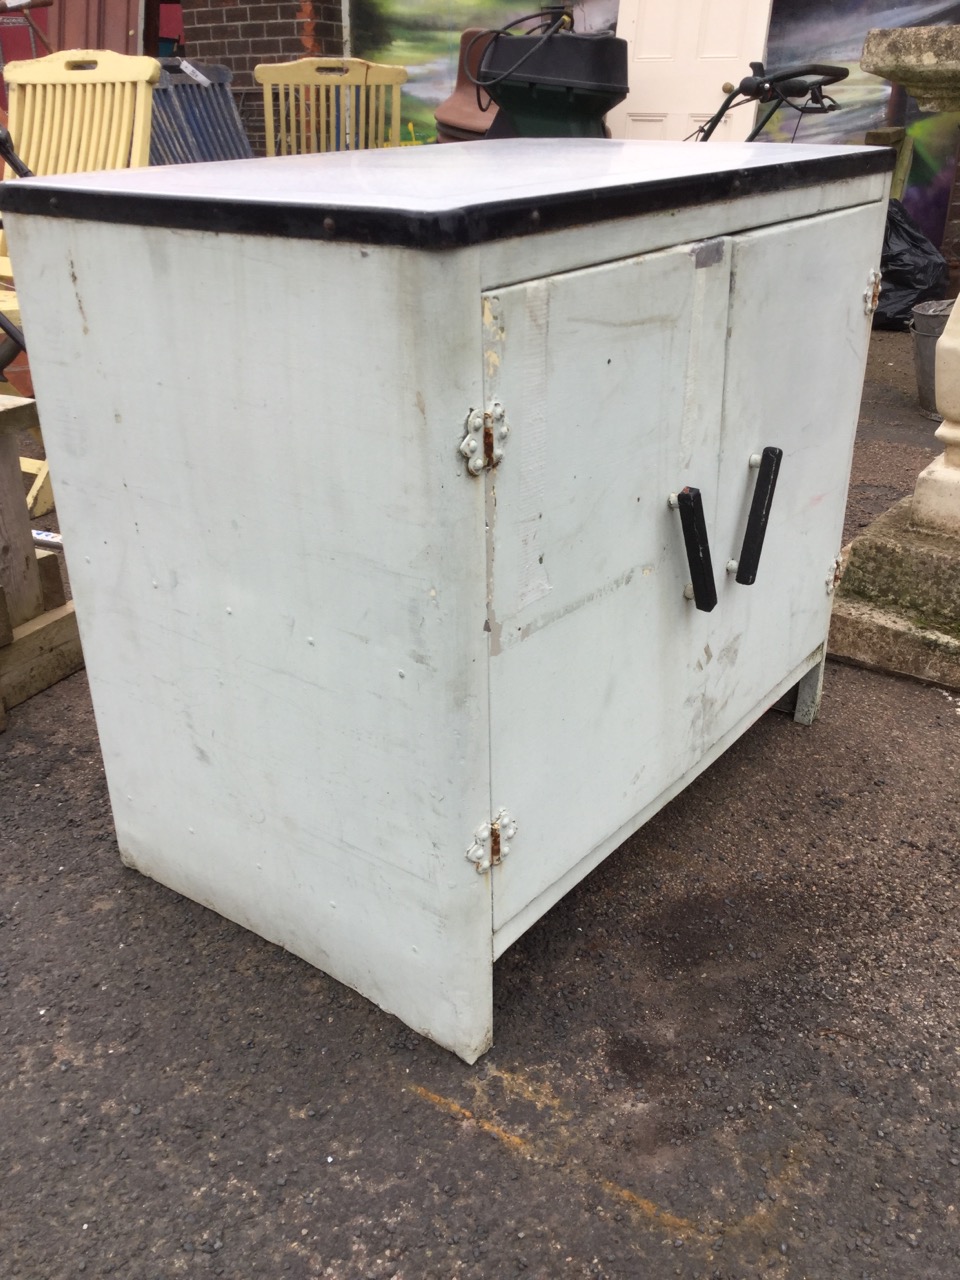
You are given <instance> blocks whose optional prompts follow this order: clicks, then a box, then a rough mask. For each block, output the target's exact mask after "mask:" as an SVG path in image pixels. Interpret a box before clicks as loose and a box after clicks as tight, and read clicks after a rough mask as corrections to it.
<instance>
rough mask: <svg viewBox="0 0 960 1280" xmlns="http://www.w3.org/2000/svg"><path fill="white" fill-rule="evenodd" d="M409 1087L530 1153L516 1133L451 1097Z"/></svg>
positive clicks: (415, 1085) (520, 1149)
mask: <svg viewBox="0 0 960 1280" xmlns="http://www.w3.org/2000/svg"><path fill="white" fill-rule="evenodd" d="M410 1088H411V1089H412V1090H413V1092H414V1093H416V1094H417V1095H419V1097H421V1098H423V1099H424V1101H425V1102H430V1103H432V1104H433V1105H434V1106H435V1107H438V1108H439V1109H440V1110H441V1111H446V1112H448V1113H449V1114H450V1115H452V1116H456V1117H457V1119H458V1120H469V1121H470V1122H471V1123H472V1124H475V1125H476V1126H477V1128H478V1129H482V1130H483V1132H484V1133H489V1134H492V1135H493V1137H495V1138H498V1139H499V1140H500V1141H501V1142H502V1143H504V1145H505V1146H508V1147H510V1148H511V1149H512V1150H513V1151H521V1152H522V1153H523V1154H524V1155H525V1156H530V1155H532V1148H531V1144H530V1143H529V1142H527V1141H526V1139H524V1138H521V1137H520V1136H519V1135H518V1134H516V1133H510V1132H509V1131H508V1130H507V1129H502V1128H501V1127H500V1125H498V1124H492V1123H491V1122H490V1121H489V1120H484V1119H482V1118H481V1117H480V1116H476V1115H474V1114H473V1112H472V1111H468V1110H467V1108H466V1107H461V1106H460V1104H459V1103H457V1102H454V1100H453V1099H452V1098H445V1097H443V1095H442V1094H439V1093H431V1092H430V1090H429V1089H424V1088H423V1087H422V1086H421V1085H419V1084H413V1085H410Z"/></svg>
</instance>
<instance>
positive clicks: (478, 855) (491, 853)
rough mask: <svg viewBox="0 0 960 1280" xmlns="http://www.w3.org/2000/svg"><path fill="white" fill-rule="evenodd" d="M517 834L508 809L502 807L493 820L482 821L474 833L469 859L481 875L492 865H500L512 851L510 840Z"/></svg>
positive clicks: (468, 852)
mask: <svg viewBox="0 0 960 1280" xmlns="http://www.w3.org/2000/svg"><path fill="white" fill-rule="evenodd" d="M516 834H517V824H516V822H515V820H514V819H513V818H511V816H510V814H509V813H507V811H506V809H501V810H500V812H499V813H498V814H497V816H496V817H495V818H494V820H493V821H492V822H481V824H480V826H479V827H477V829H476V831H475V832H474V833H473V844H472V845H471V846H470V848H469V849H468V850H467V861H468V862H472V863H473V865H474V866H475V867H476V868H477V871H478V872H480V874H481V875H482V874H483V873H484V872H485V871H489V870H490V868H491V867H497V866H499V865H500V863H501V862H502V861H503V860H504V858H505V857H506V856H507V854H508V853H509V852H510V841H511V840H512V839H513V837H514V836H515V835H516Z"/></svg>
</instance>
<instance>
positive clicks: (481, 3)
mask: <svg viewBox="0 0 960 1280" xmlns="http://www.w3.org/2000/svg"><path fill="white" fill-rule="evenodd" d="M572 8H573V19H574V27H575V29H576V30H579V31H598V30H605V29H609V30H613V28H614V27H615V26H616V21H617V0H578V2H577V4H575V5H573V6H572ZM529 13H533V14H538V13H539V6H538V5H535V4H534V5H531V4H530V3H529V0H527V2H526V3H524V0H519V3H518V2H517V0H351V4H350V34H351V39H350V44H351V51H352V53H353V54H354V55H355V56H356V57H359V58H370V59H372V60H373V61H374V62H392V63H396V64H399V65H400V66H404V67H406V68H407V70H408V72H409V74H410V79H409V81H408V82H407V84H406V86H405V87H404V93H403V141H404V142H407V143H412V142H432V141H434V139H435V137H436V127H435V122H434V118H433V112H434V110H435V108H436V107H437V106H438V105H439V104H440V103H441V102H443V100H444V99H445V98H446V97H448V96H449V94H450V93H452V91H453V86H454V84H455V82H456V75H457V60H458V57H459V53H460V35H461V32H463V31H465V30H466V29H467V28H468V27H480V28H482V29H499V28H501V27H506V26H509V25H510V24H511V23H513V22H515V21H516V20H517V19H518V18H522V17H524V16H525V15H526V14H529Z"/></svg>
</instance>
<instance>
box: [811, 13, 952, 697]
mask: <svg viewBox="0 0 960 1280" xmlns="http://www.w3.org/2000/svg"><path fill="white" fill-rule="evenodd" d="M860 65H861V66H862V67H863V69H864V70H865V71H870V72H873V73H874V74H875V75H879V76H883V77H884V79H886V80H890V81H891V82H893V83H894V84H900V85H902V86H903V87H904V88H905V89H906V91H907V92H908V93H909V94H911V95H912V96H913V97H914V98H916V99H917V101H918V103H919V105H920V106H921V108H922V109H923V110H925V111H960V26H951V27H904V28H898V29H896V30H889V31H880V30H878V31H871V32H869V34H868V35H867V40H866V44H865V45H864V50H863V58H862V59H861V63H860ZM936 396H937V409H938V410H939V412H940V413H941V414H942V415H943V422H942V423H941V425H940V427H939V429H938V430H937V433H936V434H937V438H938V439H939V440H940V442H941V443H942V444H943V446H944V452H943V453H942V454H941V455H940V457H938V458H935V459H934V461H933V462H932V463H931V464H930V466H928V467H927V468H926V469H925V470H924V471H922V472H921V474H920V476H919V478H918V480H917V484H916V489H915V491H914V495H913V497H912V498H905V499H904V500H903V501H902V502H899V503H897V504H896V506H894V507H892V508H891V509H890V510H889V511H887V512H886V513H885V514H884V515H882V516H881V517H880V518H879V519H878V520H875V521H874V522H873V524H872V525H870V527H869V528H868V529H866V530H865V531H864V532H863V533H862V534H861V535H860V536H859V537H857V538H855V539H854V541H853V542H852V543H851V545H850V546H849V547H848V548H847V549H846V551H845V557H844V558H845V568H844V574H843V578H842V581H841V583H840V589H839V591H838V593H837V600H836V603H835V606H834V611H833V621H832V623H831V628H830V646H829V647H830V652H831V653H832V654H833V655H834V656H836V657H841V658H846V659H848V660H850V661H853V662H857V663H860V664H862V665H865V666H870V667H877V668H880V669H881V670H885V671H894V672H898V673H900V674H903V675H911V676H916V677H918V678H920V679H922V680H930V681H934V682H935V683H937V684H943V685H948V686H949V687H951V688H955V689H960V307H954V309H953V312H952V313H951V315H950V319H949V320H948V321H947V325H946V328H945V330H944V333H943V336H942V337H941V338H940V340H939V342H938V343H937V352H936Z"/></svg>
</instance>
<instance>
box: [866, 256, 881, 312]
mask: <svg viewBox="0 0 960 1280" xmlns="http://www.w3.org/2000/svg"><path fill="white" fill-rule="evenodd" d="M880 280H881V276H880V272H879V271H878V270H877V268H876V267H871V269H870V274H869V275H868V276H867V287H866V289H865V290H864V294H863V309H864V311H865V312H866V313H867V315H868V316H872V315H873V313H874V312H875V311H876V309H877V307H878V306H879V305H880Z"/></svg>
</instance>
